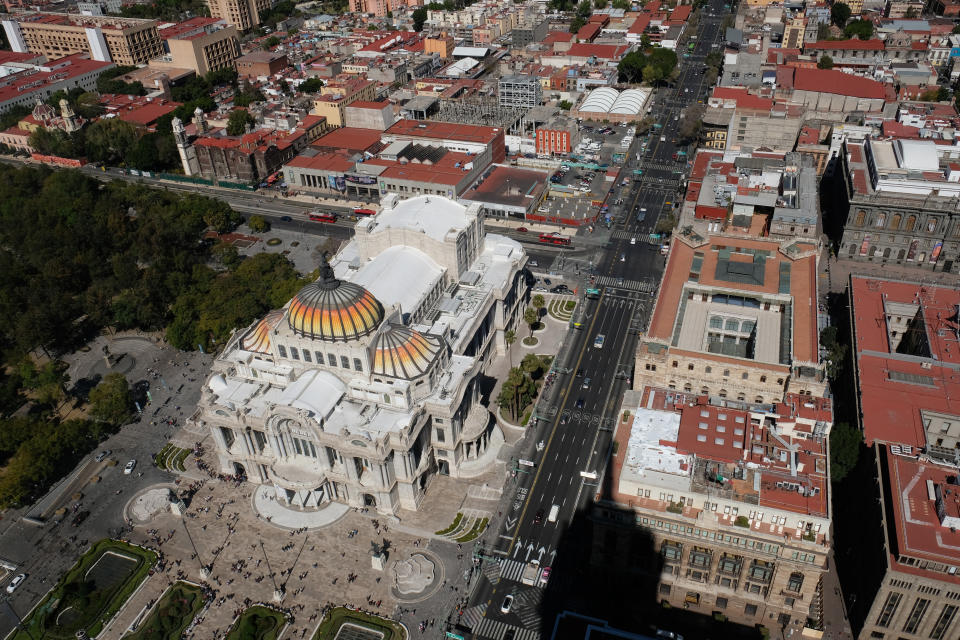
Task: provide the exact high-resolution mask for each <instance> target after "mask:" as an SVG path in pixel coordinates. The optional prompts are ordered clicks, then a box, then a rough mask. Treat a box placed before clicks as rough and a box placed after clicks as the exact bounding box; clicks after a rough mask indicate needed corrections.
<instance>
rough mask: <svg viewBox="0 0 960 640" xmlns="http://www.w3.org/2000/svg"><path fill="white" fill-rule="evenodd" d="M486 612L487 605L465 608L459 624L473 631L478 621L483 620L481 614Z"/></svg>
mask: <svg viewBox="0 0 960 640" xmlns="http://www.w3.org/2000/svg"><path fill="white" fill-rule="evenodd" d="M486 611H487V603H486V602H484V603H483V604H478V605H476V606H475V607H467V608H466V609H464V610H463V617H462V618H461V622H462V623H463V624H465V625H467V626H468V627H470V628H471V629H475V628H476V627H477V625H478V624H480V621H481V620H483V614H484V613H486Z"/></svg>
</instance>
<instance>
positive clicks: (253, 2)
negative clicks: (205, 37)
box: [207, 0, 275, 31]
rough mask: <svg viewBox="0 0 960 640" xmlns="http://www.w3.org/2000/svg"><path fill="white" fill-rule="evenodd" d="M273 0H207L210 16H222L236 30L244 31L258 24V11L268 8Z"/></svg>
mask: <svg viewBox="0 0 960 640" xmlns="http://www.w3.org/2000/svg"><path fill="white" fill-rule="evenodd" d="M274 4H275V2H274V1H273V0H207V6H208V7H209V8H210V16H211V17H213V18H223V19H224V20H226V21H227V24H230V25H233V26H234V27H236V28H237V31H246V30H247V29H250V28H252V27H255V26H257V25H259V24H260V12H261V11H266V10H268V9H270V7H272V6H273V5H274Z"/></svg>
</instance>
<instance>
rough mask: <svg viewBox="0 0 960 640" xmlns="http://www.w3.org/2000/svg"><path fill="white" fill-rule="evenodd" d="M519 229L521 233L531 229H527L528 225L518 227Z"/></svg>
mask: <svg viewBox="0 0 960 640" xmlns="http://www.w3.org/2000/svg"><path fill="white" fill-rule="evenodd" d="M517 231H519V232H520V233H526V232H527V231H529V229H527V228H526V227H517Z"/></svg>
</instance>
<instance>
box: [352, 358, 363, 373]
mask: <svg viewBox="0 0 960 640" xmlns="http://www.w3.org/2000/svg"><path fill="white" fill-rule="evenodd" d="M353 368H354V370H356V371H363V363H362V362H360V358H354V359H353Z"/></svg>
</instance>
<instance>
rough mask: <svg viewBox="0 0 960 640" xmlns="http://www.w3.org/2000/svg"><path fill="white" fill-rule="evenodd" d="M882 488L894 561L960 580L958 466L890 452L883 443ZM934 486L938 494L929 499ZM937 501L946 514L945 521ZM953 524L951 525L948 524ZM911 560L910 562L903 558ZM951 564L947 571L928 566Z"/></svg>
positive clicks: (903, 568)
mask: <svg viewBox="0 0 960 640" xmlns="http://www.w3.org/2000/svg"><path fill="white" fill-rule="evenodd" d="M878 455H879V456H880V460H881V469H882V473H883V477H882V478H881V482H883V484H884V491H888V492H889V500H887V504H888V505H890V506H891V507H892V513H887V514H886V516H887V519H888V520H887V530H888V531H889V532H890V533H891V534H892V535H891V536H890V545H891V548H890V549H889V552H890V555H891V562H892V563H893V564H894V566H895V567H896V569H897V570H898V571H902V572H905V573H912V574H915V575H925V576H927V577H930V575H931V574H935V579H937V580H944V581H947V582H952V583H953V584H960V576H958V575H957V573H956V572H957V567H960V529H957V527H956V525H955V522H956V520H957V514H958V513H960V486H958V485H957V484H956V482H957V480H956V478H957V475H956V474H957V469H956V468H955V467H945V466H941V465H938V464H934V463H931V462H921V461H920V460H918V459H917V458H915V457H913V456H909V457H908V456H902V455H897V454H894V453H891V452H890V451H889V449H888V448H887V447H884V446H880V447H879V448H878ZM931 488H932V489H933V491H934V492H935V494H939V499H937V498H935V499H930V495H929V493H928V491H929V490H930V489H931ZM938 502H939V503H940V505H941V506H942V509H943V512H942V513H943V514H944V516H946V518H945V520H944V522H943V523H942V522H941V519H940V516H939V515H938V513H937V511H938ZM951 524H953V527H952V528H951V526H946V525H951ZM907 558H909V559H911V560H910V562H911V563H912V564H906V563H905V562H904V560H906V559H907ZM927 563H930V564H943V565H947V570H946V572H942V571H933V570H932V567H931V568H929V569H928V568H926V566H925V565H927Z"/></svg>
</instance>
